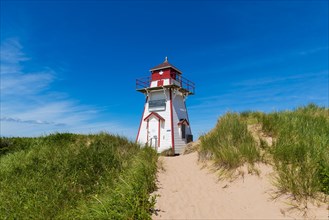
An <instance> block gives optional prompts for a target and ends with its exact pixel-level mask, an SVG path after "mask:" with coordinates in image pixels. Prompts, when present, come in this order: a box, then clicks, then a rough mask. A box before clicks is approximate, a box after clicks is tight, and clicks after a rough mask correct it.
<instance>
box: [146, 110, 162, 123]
mask: <svg viewBox="0 0 329 220" xmlns="http://www.w3.org/2000/svg"><path fill="white" fill-rule="evenodd" d="M152 115H153V116H154V117H156V118H158V119H159V120H160V121H165V119H164V118H162V117H161V116H160V115H159V114H158V113H155V112H151V113H150V114H149V115H148V116H146V117H145V118H144V121H146V120H147V119H149V118H150V117H151V116H152Z"/></svg>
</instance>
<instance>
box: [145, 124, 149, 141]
mask: <svg viewBox="0 0 329 220" xmlns="http://www.w3.org/2000/svg"><path fill="white" fill-rule="evenodd" d="M148 143H149V120H147V123H146V144H148Z"/></svg>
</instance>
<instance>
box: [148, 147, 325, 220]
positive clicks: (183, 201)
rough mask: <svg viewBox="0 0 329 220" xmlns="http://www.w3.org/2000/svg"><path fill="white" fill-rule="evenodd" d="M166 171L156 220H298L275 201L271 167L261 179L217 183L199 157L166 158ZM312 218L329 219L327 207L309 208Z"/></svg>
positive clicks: (263, 171) (247, 177) (264, 169)
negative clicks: (271, 194) (201, 164)
mask: <svg viewBox="0 0 329 220" xmlns="http://www.w3.org/2000/svg"><path fill="white" fill-rule="evenodd" d="M160 159H161V160H163V164H164V168H165V171H160V172H159V173H158V181H159V183H158V187H159V189H158V191H156V192H155V194H159V195H160V197H158V198H157V204H156V209H157V210H158V211H157V213H156V214H153V216H152V217H153V219H294V218H299V219H300V218H303V217H302V213H301V212H298V211H296V210H293V211H290V212H288V211H287V210H288V208H289V207H291V206H288V205H287V204H285V203H284V201H282V200H276V201H273V200H271V196H270V195H269V193H268V192H269V191H271V189H273V186H272V185H271V184H270V182H269V174H270V173H271V172H272V169H271V167H267V166H265V165H263V166H262V167H261V175H260V176H255V175H249V174H246V175H245V176H244V178H242V177H241V178H239V179H237V180H235V181H234V182H232V183H231V182H227V181H220V182H218V181H217V177H216V175H215V174H214V173H211V172H209V170H208V169H207V168H204V169H201V166H200V165H198V163H197V153H191V154H188V155H181V156H177V157H163V158H160ZM308 218H318V219H328V210H327V207H326V205H325V204H322V206H321V207H315V206H312V207H309V208H308Z"/></svg>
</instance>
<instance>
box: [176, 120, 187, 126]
mask: <svg viewBox="0 0 329 220" xmlns="http://www.w3.org/2000/svg"><path fill="white" fill-rule="evenodd" d="M182 124H186V125H188V126H190V123H188V121H187V120H186V119H181V120H180V121H179V122H178V123H177V125H182Z"/></svg>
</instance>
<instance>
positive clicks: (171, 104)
mask: <svg viewBox="0 0 329 220" xmlns="http://www.w3.org/2000/svg"><path fill="white" fill-rule="evenodd" d="M150 72H151V76H149V77H147V78H143V79H137V80H136V90H137V91H139V92H142V93H144V94H145V95H146V102H145V106H144V111H143V115H142V118H141V122H140V125H139V129H138V133H137V138H136V141H137V142H139V143H142V144H148V145H149V146H152V147H154V148H155V149H156V150H157V151H158V152H159V153H160V152H162V151H164V150H167V149H170V148H172V150H173V152H175V154H180V153H181V152H182V150H183V148H184V146H185V145H186V144H187V143H188V142H191V141H192V140H193V135H192V131H191V127H190V121H189V118H188V113H187V109H186V104H185V100H186V98H187V96H188V95H193V94H194V89H195V86H194V83H193V82H191V81H189V80H187V79H185V78H183V77H182V72H181V71H180V70H179V69H177V68H176V67H175V66H173V65H172V64H170V63H169V62H168V59H167V57H166V59H165V61H164V62H163V63H161V64H160V65H158V66H156V67H153V68H152V69H150Z"/></svg>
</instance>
